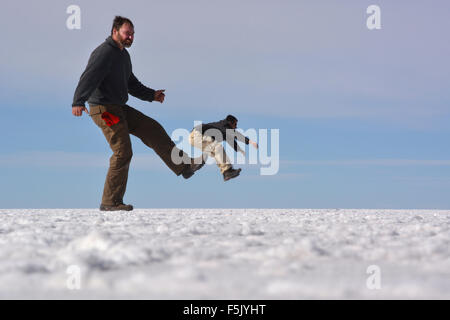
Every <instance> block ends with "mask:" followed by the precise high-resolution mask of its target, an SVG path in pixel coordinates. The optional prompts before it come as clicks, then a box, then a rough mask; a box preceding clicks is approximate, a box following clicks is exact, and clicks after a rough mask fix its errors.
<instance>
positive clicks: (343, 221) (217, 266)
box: [0, 209, 450, 299]
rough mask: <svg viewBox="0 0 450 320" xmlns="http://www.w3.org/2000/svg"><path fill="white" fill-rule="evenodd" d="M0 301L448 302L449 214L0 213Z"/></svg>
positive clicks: (299, 211) (302, 211) (287, 211)
mask: <svg viewBox="0 0 450 320" xmlns="http://www.w3.org/2000/svg"><path fill="white" fill-rule="evenodd" d="M71 265H76V266H78V267H79V270H80V271H81V274H80V279H81V288H80V290H70V289H69V288H68V286H67V283H68V280H69V283H72V284H73V283H74V282H70V280H73V278H70V275H69V274H68V273H67V270H68V267H69V266H71ZM371 265H376V266H378V267H379V270H380V279H381V281H380V284H381V288H380V289H378V290H377V289H375V290H371V289H368V287H367V284H366V281H367V279H368V278H369V277H371V274H368V273H367V268H368V267H369V266H371ZM69 270H70V269H69ZM0 298H3V299H5V298H27V299H28V298H31V299H41V298H50V299H79V298H87V299H93V298H102V299H109V298H113V299H119V298H120V299H431V298H436V299H449V298H450V211H438V210H363V209H357V210H351V209H340V210H338V209H336V210H328V209H327V210H315V209H310V210H308V209H274V210H269V209H138V210H135V211H132V212H112V213H111V212H110V213H103V212H100V211H98V210H97V209H91V210H89V209H27V210H20V209H0Z"/></svg>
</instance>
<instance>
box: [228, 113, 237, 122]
mask: <svg viewBox="0 0 450 320" xmlns="http://www.w3.org/2000/svg"><path fill="white" fill-rule="evenodd" d="M226 120H227V121H228V122H236V121H238V119H237V118H236V117H235V116H232V115H231V114H229V115H227V119H226Z"/></svg>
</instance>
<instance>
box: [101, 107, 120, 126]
mask: <svg viewBox="0 0 450 320" xmlns="http://www.w3.org/2000/svg"><path fill="white" fill-rule="evenodd" d="M102 119H103V120H104V121H105V123H106V125H107V126H108V127H111V126H112V125H113V124H116V123H119V121H120V118H119V117H118V116H115V115H113V114H111V113H109V112H107V111H105V112H103V113H102Z"/></svg>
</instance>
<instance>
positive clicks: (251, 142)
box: [249, 140, 258, 149]
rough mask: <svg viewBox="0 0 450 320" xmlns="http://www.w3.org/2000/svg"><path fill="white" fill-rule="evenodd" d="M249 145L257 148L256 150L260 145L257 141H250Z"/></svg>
mask: <svg viewBox="0 0 450 320" xmlns="http://www.w3.org/2000/svg"><path fill="white" fill-rule="evenodd" d="M249 143H250V144H251V145H252V146H254V147H255V149H258V144H257V143H256V142H255V141H252V140H250V141H249Z"/></svg>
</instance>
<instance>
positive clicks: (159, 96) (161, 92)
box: [153, 89, 166, 103]
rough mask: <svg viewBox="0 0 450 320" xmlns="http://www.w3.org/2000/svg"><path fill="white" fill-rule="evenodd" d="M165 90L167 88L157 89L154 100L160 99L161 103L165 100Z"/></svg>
mask: <svg viewBox="0 0 450 320" xmlns="http://www.w3.org/2000/svg"><path fill="white" fill-rule="evenodd" d="M164 91H166V89H164V90H156V91H155V98H154V99H153V101H159V102H161V103H163V102H164V97H165V96H166V95H165V94H164Z"/></svg>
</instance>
